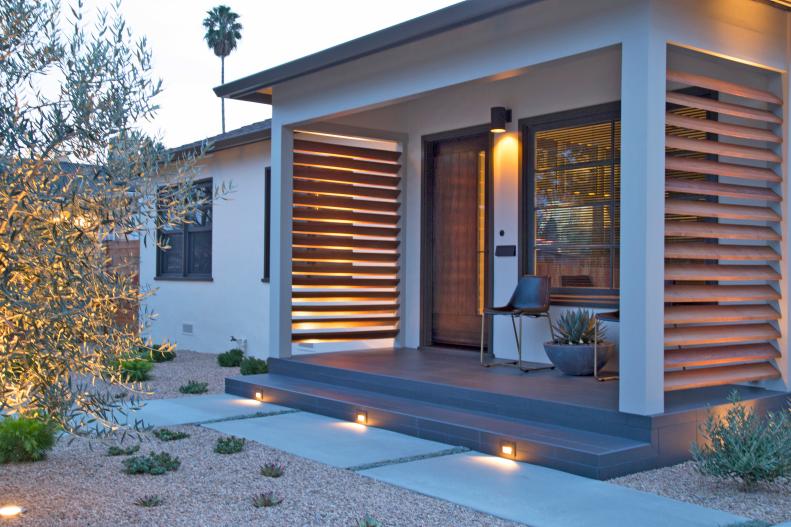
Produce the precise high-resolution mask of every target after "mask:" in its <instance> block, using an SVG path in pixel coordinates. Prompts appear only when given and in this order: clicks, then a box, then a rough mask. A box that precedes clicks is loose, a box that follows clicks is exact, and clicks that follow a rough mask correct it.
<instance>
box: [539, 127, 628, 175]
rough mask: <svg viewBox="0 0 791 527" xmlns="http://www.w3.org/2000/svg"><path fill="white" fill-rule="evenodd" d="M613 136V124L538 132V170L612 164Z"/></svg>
mask: <svg viewBox="0 0 791 527" xmlns="http://www.w3.org/2000/svg"><path fill="white" fill-rule="evenodd" d="M612 134H613V126H612V121H606V122H603V123H596V124H589V125H583V126H574V127H568V128H555V129H552V130H544V131H540V132H536V142H535V157H534V159H535V169H536V170H547V169H550V168H554V167H558V166H564V165H573V164H578V163H596V162H600V163H606V162H609V160H610V159H611V158H612V156H613V151H612V145H613V141H612Z"/></svg>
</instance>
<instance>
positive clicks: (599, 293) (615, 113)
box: [519, 101, 621, 307]
mask: <svg viewBox="0 0 791 527" xmlns="http://www.w3.org/2000/svg"><path fill="white" fill-rule="evenodd" d="M620 119H621V102H620V101H615V102H611V103H605V104H597V105H594V106H587V107H583V108H576V109H573V110H566V111H561V112H555V113H551V114H546V115H540V116H536V117H528V118H524V119H520V120H519V131H520V142H521V145H522V155H521V160H520V161H521V165H522V166H521V185H520V193H519V194H520V195H519V229H520V236H519V238H520V247H521V251H520V255H519V257H520V260H521V261H520V262H519V269H520V271H521V273H522V274H534V273H535V267H536V262H535V261H534V258H533V255H534V252H535V228H536V225H535V217H536V216H535V212H536V211H535V164H534V162H533V156H534V155H535V154H534V149H535V134H536V132H540V131H544V130H550V129H554V128H567V127H573V126H585V125H592V124H597V123H602V122H606V121H612V122H618V121H620ZM612 133H613V145H615V137H614V135H615V127H613V131H612ZM618 147H619V149H618V150H619V152H620V144H618ZM616 162H617V164H618V165H620V163H621V159H620V154H619V156H618V158H617V160H616V159H615V157H613V158H611V166H612V178H613V184H614V180H615V164H616ZM618 194H619V195H620V192H618ZM611 201H612V205H611V206H614V205H619V201H620V198H618V199H616V198H615V193H613V199H612V200H611ZM612 210H613V214H615V212H614V211H615V210H616V209H615V208H613V209H612ZM617 210H619V212H618V214H620V207H619V208H618V209H617ZM618 224H619V225H620V218H619V222H618ZM611 228H613V229H614V228H615V227H614V222H613V226H612V227H611ZM616 245H617V246H618V248H619V250H620V236H619V237H618V244H610V245H609V248H610V250H612V247H614V246H616ZM610 258H611V278H613V277H614V276H615V273H616V272H617V271H616V270H615V269H614V268H613V266H614V265H615V264H614V262H613V260H614V256H613V255H612V254H611V257H610ZM619 261H620V255H619ZM618 274H619V282H618V283H619V285H620V273H618ZM550 299H551V300H550V301H551V304H552V305H574V306H579V305H585V306H590V307H617V306H618V304H619V301H620V287H617V288H615V287H613V288H592V287H553V288H552V289H551V291H550Z"/></svg>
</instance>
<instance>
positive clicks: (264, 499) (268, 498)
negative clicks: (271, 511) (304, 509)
mask: <svg viewBox="0 0 791 527" xmlns="http://www.w3.org/2000/svg"><path fill="white" fill-rule="evenodd" d="M281 503H283V498H281V497H280V496H276V495H275V493H274V492H264V493H262V494H256V495H255V496H253V507H255V508H256V509H260V508H261V507H274V506H275V505H280V504H281Z"/></svg>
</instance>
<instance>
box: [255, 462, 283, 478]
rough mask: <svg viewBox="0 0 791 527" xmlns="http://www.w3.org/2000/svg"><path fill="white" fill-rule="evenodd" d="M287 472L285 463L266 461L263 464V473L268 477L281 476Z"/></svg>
mask: <svg viewBox="0 0 791 527" xmlns="http://www.w3.org/2000/svg"><path fill="white" fill-rule="evenodd" d="M285 472H286V467H285V465H281V464H280V463H265V464H263V465H261V475H262V476H266V477H268V478H279V477H280V476H282V475H283V474H284V473H285Z"/></svg>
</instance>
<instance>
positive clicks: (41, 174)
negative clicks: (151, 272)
mask: <svg viewBox="0 0 791 527" xmlns="http://www.w3.org/2000/svg"><path fill="white" fill-rule="evenodd" d="M85 11H86V9H85V7H84V6H83V5H82V2H81V1H78V2H54V1H53V2H40V1H38V0H0V270H2V273H0V320H2V321H3V323H2V324H0V411H1V412H3V413H5V414H6V415H16V414H18V415H22V416H24V417H42V418H47V419H49V420H51V421H53V422H54V423H55V424H56V425H57V426H58V427H60V428H61V429H63V430H64V431H66V432H69V433H73V434H82V435H90V434H110V433H116V432H123V431H128V430H129V428H130V427H132V426H134V425H129V426H127V425H125V423H127V422H130V423H131V422H133V420H132V419H129V417H128V415H127V414H128V410H130V409H131V408H134V407H136V406H138V402H137V401H138V399H139V397H137V395H135V396H134V397H130V398H125V399H117V398H115V397H113V394H115V393H117V392H118V391H119V389H118V388H119V387H121V388H122V389H125V390H128V391H130V393H135V394H137V393H139V390H140V387H138V386H135V385H132V384H130V382H129V380H128V376H127V374H126V373H125V372H124V371H123V369H122V365H123V361H124V360H130V359H132V358H133V357H132V355H134V354H135V353H136V347H137V346H139V345H140V344H141V342H140V337H139V335H140V334H141V333H142V332H144V331H145V329H146V327H147V325H148V322H149V321H150V318H151V315H152V314H151V313H149V312H147V311H145V310H144V311H143V313H141V315H140V317H139V320H138V322H139V325H134V324H132V325H128V324H123V323H120V322H119V316H118V315H119V314H120V313H124V312H125V311H126V310H128V308H129V306H136V305H146V302H145V301H146V299H147V298H148V297H149V296H150V295H151V294H152V293H153V289H150V288H140V287H139V286H138V283H137V279H136V277H135V276H134V274H133V273H131V272H129V269H128V265H127V266H125V265H124V264H123V263H122V265H121V266H120V267H118V266H111V265H110V263H111V260H110V258H109V255H108V251H107V249H106V244H105V242H106V240H108V239H110V238H115V239H121V240H123V239H126V238H130V237H131V238H137V239H140V242H141V243H142V244H143V245H150V244H157V245H159V246H160V247H161V248H162V249H163V250H168V249H169V246H168V242H167V238H166V237H164V236H157V231H156V227H157V225H159V226H160V227H162V228H163V229H172V228H177V227H178V226H179V225H183V224H184V223H185V222H189V221H191V218H193V217H194V216H195V213H196V211H198V210H201V208H205V207H206V206H207V205H208V203H209V202H211V201H212V200H216V199H221V198H222V197H223V195H224V194H225V193H226V192H227V190H229V189H228V187H227V186H225V185H223V186H220V187H219V188H216V189H215V190H214V192H213V193H212V194H211V195H210V196H207V195H205V194H203V193H198V192H196V191H195V190H194V187H193V185H192V182H193V180H194V179H195V177H197V174H198V171H197V169H196V163H195V159H194V157H195V156H188V158H187V159H185V160H183V161H179V163H177V164H175V163H169V161H171V159H170V154H169V153H168V151H167V149H166V148H165V147H164V145H163V144H162V142H161V141H160V140H158V139H157V138H156V137H152V136H149V135H147V133H146V132H145V129H144V128H143V127H144V126H147V125H146V123H147V122H148V121H151V120H152V119H153V117H154V116H155V113H156V109H157V102H156V101H155V100H154V99H155V97H156V96H157V95H158V94H159V93H160V91H161V83H160V82H159V80H158V79H155V78H154V77H153V73H152V62H151V53H150V51H149V49H148V46H147V43H146V41H145V39H141V40H139V41H135V40H134V39H133V38H132V37H131V34H132V33H131V30H130V29H129V28H128V27H127V26H126V24H125V22H124V20H123V18H122V17H121V15H120V8H119V7H118V6H117V5H111V6H110V8H109V9H106V10H103V11H99V12H97V13H95V15H96V16H94V13H90V16H88V15H87V14H86V13H85ZM84 15H85V17H84ZM89 20H90V22H89ZM201 150H205V148H202V149H201ZM202 153H203V152H198V153H197V154H196V156H201V155H202ZM164 171H167V180H168V183H169V184H168V185H167V186H165V187H161V182H162V180H163V174H164ZM160 187H161V188H160ZM138 357H139V356H138Z"/></svg>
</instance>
